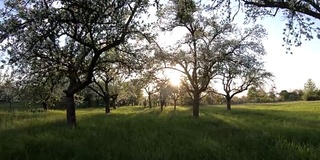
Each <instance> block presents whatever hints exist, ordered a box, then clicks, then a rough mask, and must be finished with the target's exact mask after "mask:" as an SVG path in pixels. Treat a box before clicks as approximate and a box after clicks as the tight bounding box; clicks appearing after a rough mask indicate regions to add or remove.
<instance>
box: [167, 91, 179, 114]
mask: <svg viewBox="0 0 320 160" xmlns="http://www.w3.org/2000/svg"><path fill="white" fill-rule="evenodd" d="M169 89H170V92H171V93H170V95H169V96H170V98H171V99H172V100H173V110H174V112H176V110H177V102H178V100H179V98H180V96H181V89H180V86H173V85H169Z"/></svg>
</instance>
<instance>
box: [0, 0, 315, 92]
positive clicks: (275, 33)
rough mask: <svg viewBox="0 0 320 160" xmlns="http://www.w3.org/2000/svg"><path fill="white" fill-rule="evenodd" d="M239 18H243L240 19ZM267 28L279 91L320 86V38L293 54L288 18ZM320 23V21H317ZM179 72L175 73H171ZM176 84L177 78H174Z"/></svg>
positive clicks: (270, 62) (266, 43)
mask: <svg viewBox="0 0 320 160" xmlns="http://www.w3.org/2000/svg"><path fill="white" fill-rule="evenodd" d="M2 3H3V1H0V8H2V7H3V4H2ZM238 19H239V20H240V21H241V20H242V17H239V18H238ZM258 22H259V23H260V24H263V25H264V27H265V28H266V29H267V32H268V38H267V39H266V40H264V46H265V48H266V51H267V56H265V58H264V60H265V62H266V69H267V70H268V71H270V72H272V73H273V74H274V75H275V84H276V87H277V90H278V91H281V90H284V89H286V90H293V89H303V86H304V83H305V82H306V81H307V79H309V78H311V79H312V80H313V81H314V82H315V83H316V84H317V86H318V87H320V71H319V70H320V53H319V51H318V50H319V49H318V48H319V46H320V41H319V40H318V39H313V40H311V41H308V42H303V44H302V46H301V47H298V48H295V47H293V48H292V51H293V54H286V50H285V48H284V47H282V44H283V41H282V38H283V35H282V30H283V28H284V24H285V21H281V17H280V16H278V17H273V18H265V19H264V20H260V21H258ZM317 24H318V25H319V24H320V23H319V22H318V23H317ZM178 37H179V31H175V32H174V33H171V34H170V35H166V36H164V37H163V38H164V41H166V42H167V43H169V41H168V40H172V39H175V38H178ZM170 75H172V76H175V75H177V73H176V72H173V71H172V73H171V74H170ZM172 81H174V83H177V78H174V80H172Z"/></svg>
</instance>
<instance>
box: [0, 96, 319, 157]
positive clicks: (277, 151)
mask: <svg viewBox="0 0 320 160" xmlns="http://www.w3.org/2000/svg"><path fill="white" fill-rule="evenodd" d="M200 112H201V114H200V118H198V119H195V118H192V117H191V111H190V109H189V108H184V107H178V111H177V112H176V113H174V112H173V109H172V107H167V108H166V109H165V111H163V112H160V108H154V109H144V108H142V107H123V108H119V109H117V110H114V111H113V113H112V114H110V115H108V116H106V115H104V114H103V109H79V110H77V116H78V128H76V129H68V128H67V127H66V122H65V112H64V111H52V110H51V111H48V112H46V113H32V112H30V111H17V112H15V113H14V114H12V113H8V112H4V111H2V112H1V111H0V159H3V160H10V159H19V160H20V159H30V160H36V159H46V160H50V159H64V160H78V159H139V160H143V159H146V160H147V159H148V160H150V159H161V160H166V159H201V160H202V159H210V160H212V159H231V160H233V159H237V160H238V159H250V160H251V159H270V160H275V159H320V114H319V113H320V102H292V103H275V104H248V105H239V106H234V107H233V110H232V111H231V112H227V111H226V110H225V108H224V107H219V106H214V107H212V106H211V107H202V108H201V109H200Z"/></svg>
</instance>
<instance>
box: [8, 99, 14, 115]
mask: <svg viewBox="0 0 320 160" xmlns="http://www.w3.org/2000/svg"><path fill="white" fill-rule="evenodd" d="M9 107H10V108H11V111H12V113H14V106H13V105H12V102H11V101H9Z"/></svg>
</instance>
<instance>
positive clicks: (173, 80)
mask: <svg viewBox="0 0 320 160" xmlns="http://www.w3.org/2000/svg"><path fill="white" fill-rule="evenodd" d="M165 75H166V77H167V78H169V82H170V84H172V85H173V86H179V85H180V84H181V73H180V72H178V71H173V70H166V71H165Z"/></svg>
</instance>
